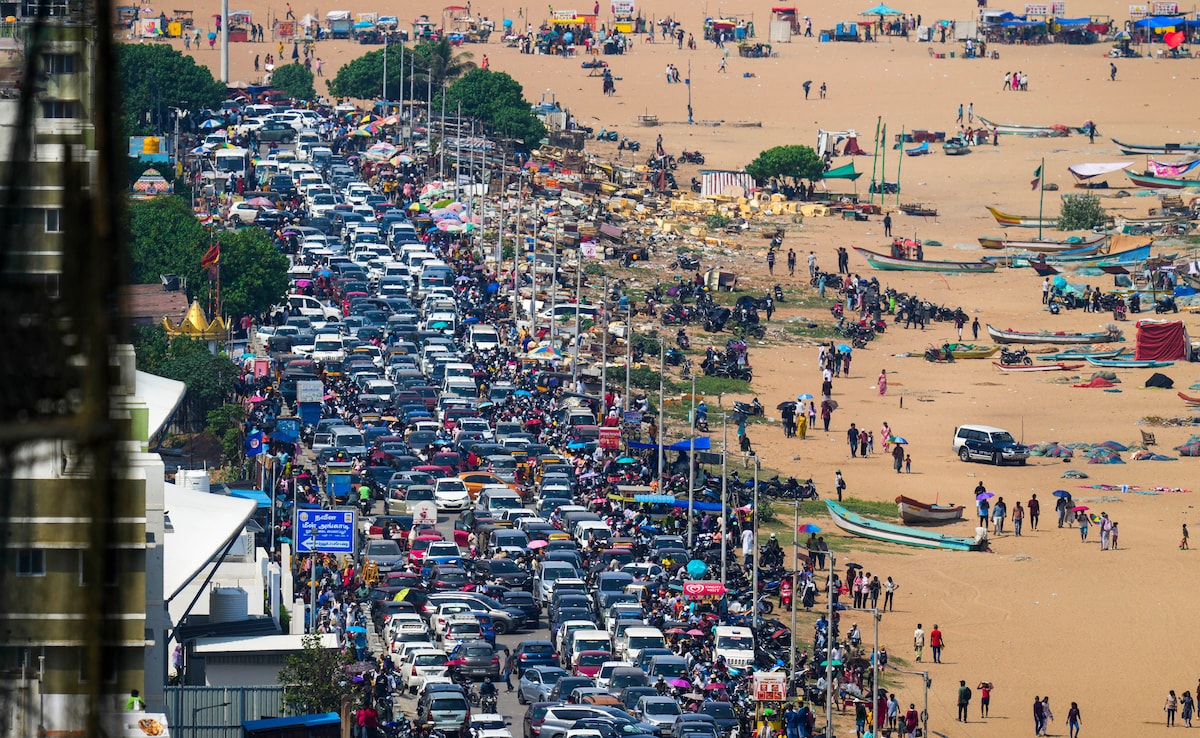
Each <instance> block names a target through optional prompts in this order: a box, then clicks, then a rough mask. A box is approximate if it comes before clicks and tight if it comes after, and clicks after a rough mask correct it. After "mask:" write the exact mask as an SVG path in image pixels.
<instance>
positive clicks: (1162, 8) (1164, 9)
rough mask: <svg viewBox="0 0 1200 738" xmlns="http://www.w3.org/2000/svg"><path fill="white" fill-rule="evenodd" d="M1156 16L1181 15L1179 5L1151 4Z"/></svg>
mask: <svg viewBox="0 0 1200 738" xmlns="http://www.w3.org/2000/svg"><path fill="white" fill-rule="evenodd" d="M1150 8H1151V10H1152V11H1153V14H1154V15H1179V3H1151V4H1150Z"/></svg>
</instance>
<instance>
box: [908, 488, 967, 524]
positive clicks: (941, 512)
mask: <svg viewBox="0 0 1200 738" xmlns="http://www.w3.org/2000/svg"><path fill="white" fill-rule="evenodd" d="M896 507H897V509H898V511H899V513H900V519H901V520H903V521H904V522H905V523H908V524H910V525H912V524H921V523H926V524H928V523H953V522H954V521H956V520H962V516H963V506H962V505H930V504H929V503H926V502H920V501H918V500H914V499H913V498H911V497H905V496H904V495H900V496H899V497H897V498H896Z"/></svg>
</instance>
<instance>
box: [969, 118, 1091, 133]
mask: <svg viewBox="0 0 1200 738" xmlns="http://www.w3.org/2000/svg"><path fill="white" fill-rule="evenodd" d="M979 120H981V121H983V124H984V125H985V126H987V127H988V128H993V129H995V131H996V133H1002V134H1006V135H1012V136H1066V135H1068V134H1069V133H1070V130H1069V129H1068V128H1067V127H1066V126H1022V125H1018V124H1016V123H995V122H993V121H990V120H988V119H987V118H984V117H982V116H980V118H979Z"/></svg>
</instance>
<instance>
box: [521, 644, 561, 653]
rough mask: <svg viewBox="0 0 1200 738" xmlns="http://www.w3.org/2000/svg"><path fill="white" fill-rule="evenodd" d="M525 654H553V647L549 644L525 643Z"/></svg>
mask: <svg viewBox="0 0 1200 738" xmlns="http://www.w3.org/2000/svg"><path fill="white" fill-rule="evenodd" d="M525 653H536V654H539V655H544V654H549V653H554V646H552V645H550V644H549V643H527V644H526V645H525Z"/></svg>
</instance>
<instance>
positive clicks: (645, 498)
mask: <svg viewBox="0 0 1200 738" xmlns="http://www.w3.org/2000/svg"><path fill="white" fill-rule="evenodd" d="M633 501H634V502H637V503H641V504H647V505H670V504H672V503H674V502H675V495H634V496H633Z"/></svg>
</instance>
